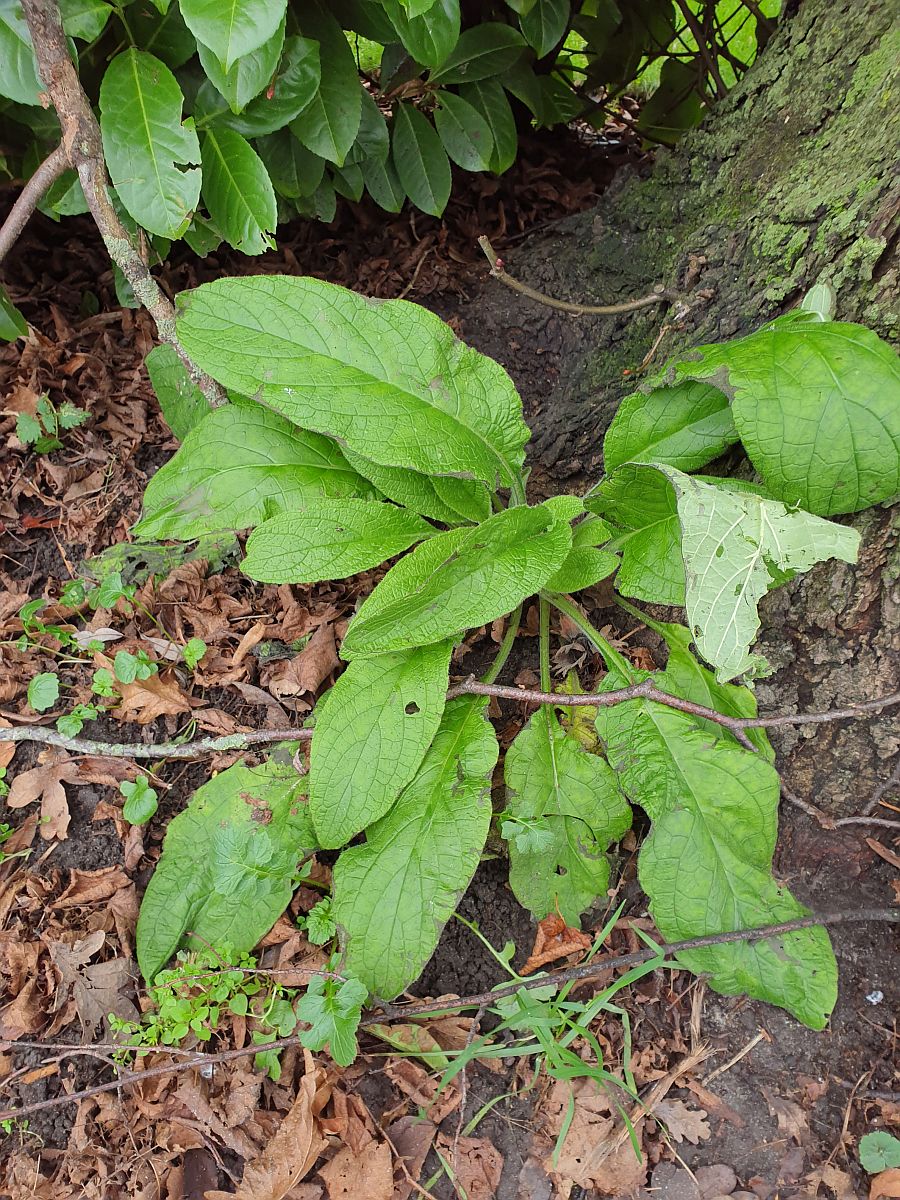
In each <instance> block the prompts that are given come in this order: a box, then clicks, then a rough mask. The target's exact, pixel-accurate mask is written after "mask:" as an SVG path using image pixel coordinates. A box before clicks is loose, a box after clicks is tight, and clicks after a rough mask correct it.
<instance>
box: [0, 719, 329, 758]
mask: <svg viewBox="0 0 900 1200" xmlns="http://www.w3.org/2000/svg"><path fill="white" fill-rule="evenodd" d="M0 734H2V735H3V741H5V742H42V743H43V744H44V745H46V746H60V747H61V748H62V749H63V750H71V751H72V752H73V753H74V754H91V755H96V756H98V757H102V758H200V757H202V756H203V755H204V754H218V753H220V752H221V751H223V750H247V749H249V748H250V747H251V746H260V745H266V744H267V743H271V742H286V741H292V742H300V741H309V739H310V738H311V737H312V730H311V729H255V730H253V731H252V732H250V733H228V734H225V735H223V736H221V737H209V738H199V739H198V740H197V741H195V742H159V743H157V744H156V745H146V746H145V745H143V744H135V743H131V742H97V741H94V739H93V738H82V737H63V735H62V734H61V733H57V732H56V730H55V729H45V728H44V727H43V726H42V725H23V726H22V727H21V728H19V729H0Z"/></svg>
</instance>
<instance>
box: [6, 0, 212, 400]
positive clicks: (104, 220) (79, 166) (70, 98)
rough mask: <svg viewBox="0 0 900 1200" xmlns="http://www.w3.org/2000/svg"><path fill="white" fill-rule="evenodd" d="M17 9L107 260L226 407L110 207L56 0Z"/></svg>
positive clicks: (96, 136)
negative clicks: (193, 357) (186, 347)
mask: <svg viewBox="0 0 900 1200" xmlns="http://www.w3.org/2000/svg"><path fill="white" fill-rule="evenodd" d="M22 11H23V13H24V16H25V21H26V23H27V25H28V32H29V33H30V34H31V41H32V44H33V46H34V52H35V57H36V59H37V65H38V72H39V74H40V77H41V80H42V82H43V84H44V86H45V87H46V89H47V93H48V95H49V97H50V102H51V103H52V105H53V107H54V109H55V110H56V115H57V117H58V118H59V124H60V128H61V129H62V142H61V145H62V147H63V151H64V153H65V156H66V158H67V160H68V165H69V166H71V167H73V168H74V169H75V171H77V173H78V178H79V180H80V181H81V188H82V191H83V192H84V198H85V200H86V202H87V206H88V208H89V209H90V211H91V216H92V217H93V218H94V222H95V224H96V226H97V228H98V230H99V231H100V236H101V237H102V238H103V243H104V245H105V246H106V249H107V252H108V253H109V256H110V258H111V259H112V260H113V262H114V263H115V264H116V266H117V267H118V268H119V269H120V270H121V272H122V274H123V275H124V276H125V278H126V279H127V280H128V282H129V283H130V284H131V287H132V289H133V291H134V294H135V296H136V297H137V299H138V300H139V301H140V302H141V304H143V306H144V308H146V309H147V311H148V312H149V313H150V315H151V316H152V317H153V319H154V321H155V322H156V328H157V331H158V333H159V337H160V340H161V341H163V342H168V343H169V345H171V346H172V347H173V348H174V349H175V350H176V352H177V353H178V355H179V356H180V357H181V359H182V360H183V362H184V364H185V366H186V367H187V369H188V371H189V372H190V374H191V378H192V379H193V380H194V382H195V383H196V384H197V386H198V387H199V388H200V389H201V391H202V392H203V394H204V395H205V396H206V399H207V400H208V401H209V403H210V406H211V407H213V408H216V407H218V406H220V405H222V404H227V403H228V400H227V397H226V395H225V393H224V391H223V390H222V388H221V387H220V386H219V384H218V383H216V381H215V380H214V379H211V378H210V377H209V376H208V375H206V374H204V373H203V372H202V371H201V370H199V368H198V367H197V366H196V364H195V363H194V362H192V361H191V359H190V358H189V357H188V356H187V354H186V353H185V351H184V349H183V348H182V346H181V344H180V342H179V341H178V338H177V336H176V332H175V309H174V307H173V306H172V303H171V301H170V300H169V298H168V297H167V296H166V295H164V294H163V292H162V291H161V289H160V287H159V284H158V283H157V282H156V280H155V279H154V278H153V276H152V275H151V274H150V270H149V268H148V267H147V264H146V263H145V262H144V260H143V258H142V257H141V255H140V254H139V253H138V250H137V247H136V246H135V244H134V242H133V241H132V239H131V236H130V234H129V233H128V231H127V229H126V228H125V226H124V225H123V224H122V222H121V221H120V220H119V216H118V214H117V213H116V210H115V209H114V208H113V203H112V199H111V197H110V194H109V181H108V179H107V176H106V164H105V159H104V156H103V139H102V138H101V135H100V126H99V124H98V123H97V118H96V117H95V116H94V113H93V110H92V108H91V105H90V101H89V100H88V97H87V95H86V94H85V91H84V89H83V88H82V86H81V81H80V79H79V78H78V72H77V71H76V69H75V66H74V64H73V63H72V59H71V57H70V55H69V48H68V45H67V44H66V37H65V34H64V33H63V27H62V18H61V17H60V12H59V5H58V4H57V3H56V0H22Z"/></svg>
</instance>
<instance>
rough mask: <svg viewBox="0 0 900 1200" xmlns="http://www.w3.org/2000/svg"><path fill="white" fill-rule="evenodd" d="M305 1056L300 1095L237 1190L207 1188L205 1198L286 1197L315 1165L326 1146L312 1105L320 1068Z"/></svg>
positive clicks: (274, 1199)
mask: <svg viewBox="0 0 900 1200" xmlns="http://www.w3.org/2000/svg"><path fill="white" fill-rule="evenodd" d="M304 1057H305V1060H306V1073H305V1075H304V1076H303V1078H302V1079H301V1080H300V1086H299V1087H298V1089H297V1097H296V1099H295V1100H294V1103H293V1104H292V1106H291V1108H290V1111H289V1112H288V1114H287V1116H286V1117H285V1118H284V1120H283V1121H282V1122H281V1124H280V1125H279V1126H278V1129H277V1130H276V1131H275V1135H274V1137H273V1138H272V1139H271V1141H270V1142H269V1143H268V1145H267V1146H266V1148H265V1149H264V1150H263V1152H262V1153H261V1154H260V1155H259V1157H258V1158H255V1159H253V1160H252V1161H251V1162H248V1163H247V1165H246V1167H245V1168H244V1177H243V1179H242V1180H241V1182H240V1184H239V1185H238V1188H237V1191H235V1192H219V1191H208V1192H207V1193H206V1196H205V1200H284V1197H285V1196H286V1195H287V1193H288V1192H289V1191H290V1190H291V1188H292V1187H293V1186H294V1185H295V1184H297V1183H299V1182H300V1181H301V1179H303V1177H304V1175H307V1174H308V1173H309V1172H310V1171H311V1170H312V1168H313V1167H314V1166H315V1162H316V1159H317V1158H318V1157H319V1155H320V1154H321V1152H322V1150H323V1149H324V1147H325V1139H324V1138H323V1137H322V1135H321V1134H320V1133H319V1131H318V1129H317V1128H316V1123H315V1119H314V1117H313V1109H312V1105H313V1099H314V1098H315V1094H316V1086H317V1075H318V1073H319V1072H318V1070H317V1068H316V1066H315V1064H314V1063H313V1060H312V1056H311V1055H310V1054H309V1052H308V1051H306V1052H305V1055H304Z"/></svg>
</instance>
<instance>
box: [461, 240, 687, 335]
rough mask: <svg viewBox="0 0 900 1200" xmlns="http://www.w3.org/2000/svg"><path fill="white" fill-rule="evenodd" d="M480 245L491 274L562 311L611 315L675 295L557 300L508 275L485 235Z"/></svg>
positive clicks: (643, 306)
mask: <svg viewBox="0 0 900 1200" xmlns="http://www.w3.org/2000/svg"><path fill="white" fill-rule="evenodd" d="M478 245H479V246H480V247H481V249H482V250H483V251H484V256H485V258H486V259H487V260H488V262H489V263H490V264H491V274H492V275H493V276H494V278H495V279H499V280H500V282H501V283H505V284H506V286H507V287H508V288H512V290H513V291H514V292H519V293H520V294H521V295H522V296H528V298H529V299H531V300H536V301H537V302H538V304H545V305H546V306H547V307H548V308H557V309H559V310H560V311H561V312H567V313H575V314H576V315H577V316H591V315H593V316H611V315H613V314H614V313H627V312H634V311H635V310H636V309H638V308H647V307H648V306H649V305H651V304H662V303H664V302H665V301H667V300H671V299H673V297H674V293H673V292H668V291H664V290H662V289H660V290H659V291H656V292H653V293H652V294H651V295H649V296H642V297H641V299H640V300H626V301H624V302H623V303H622V304H573V303H572V302H571V301H569V300H557V299H555V298H554V297H553V296H548V295H546V293H544V292H539V291H537V290H536V289H535V288H533V287H529V286H528V284H527V283H521V282H520V281H519V280H518V279H513V277H512V275H508V274H507V273H506V270H505V268H504V266H503V260H502V259H501V258H499V257H498V255H497V251H496V250H495V249H494V247H493V246H492V245H491V243H490V241H489V239H488V238H486V237H484V236H482V237H480V238H479V239H478Z"/></svg>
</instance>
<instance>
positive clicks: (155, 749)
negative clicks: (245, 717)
mask: <svg viewBox="0 0 900 1200" xmlns="http://www.w3.org/2000/svg"><path fill="white" fill-rule="evenodd" d="M457 696H496V697H498V698H499V699H501V700H519V701H524V702H525V703H526V704H555V705H557V706H558V707H560V708H571V707H591V708H611V707H613V706H614V705H616V704H624V703H626V702H627V701H628V700H641V699H643V700H653V701H655V702H656V703H657V704H663V705H665V706H666V707H667V708H674V709H677V710H678V711H679V712H686V713H690V714H691V716H694V717H701V718H703V720H705V721H714V722H715V723H716V724H717V725H722V726H723V727H724V728H725V729H727V730H729V731H730V732H731V733H733V734H734V736H735V737H736V738H737V739H738V741H739V742H741V744H742V745H744V746H745V747H746V748H747V749H748V750H753V751H755V749H756V747H755V746H754V745H753V743H752V742H751V741H750V740H749V739H748V737H747V735H746V733H745V732H744V731H745V730H746V729H767V728H771V727H772V726H777V725H820V724H824V723H826V722H830V721H847V720H859V719H863V718H865V717H872V716H876V715H877V714H878V712H879V711H880V710H881V709H883V708H890V707H893V706H894V705H896V704H900V692H894V693H893V694H892V695H890V696H882V697H880V698H879V699H878V700H866V701H863V702H862V703H860V704H857V705H854V706H853V707H851V708H836V709H832V710H831V711H830V712H813V713H784V714H774V715H772V716H762V717H728V716H726V715H725V714H724V713H720V712H717V711H716V710H715V709H714V708H705V707H704V706H703V705H702V704H694V703H693V701H691V700H682V699H681V697H679V696H670V695H669V694H668V692H662V691H660V690H659V688H657V687H654V686H653V682H652V680H650V679H644V680H643V681H642V682H641V683H635V684H632V685H631V686H630V687H626V688H617V689H616V690H615V691H612V692H599V693H598V692H592V693H589V694H587V695H576V696H570V695H568V694H567V693H566V692H541V691H534V690H533V689H530V688H518V687H509V686H507V685H505V684H499V683H480V682H479V681H478V680H477V679H476V678H475V677H474V676H470V677H469V678H468V679H466V680H465V681H464V682H463V683H460V684H458V685H457V686H456V687H452V688H451V689H450V690H449V691H448V692H447V699H448V700H454V699H455V698H456V697H457ZM312 736H313V731H312V730H311V729H257V730H253V731H252V732H251V733H229V734H226V735H225V736H224V737H211V738H200V739H199V740H197V741H195V742H161V743H159V744H158V745H143V744H135V743H130V742H97V741H94V740H93V739H90V738H79V737H63V735H62V734H61V733H57V732H56V730H55V729H47V728H46V727H45V726H43V725H23V726H21V727H20V728H18V729H0V744H2V743H3V742H42V743H43V744H44V745H46V746H60V747H61V748H62V749H64V750H71V751H72V752H73V753H75V754H96V755H106V756H107V757H109V758H134V759H140V758H200V757H201V756H203V755H205V754H218V753H220V752H221V751H223V750H246V749H248V748H249V747H250V746H262V745H266V744H270V743H272V742H289V741H309V740H310V738H312Z"/></svg>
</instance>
